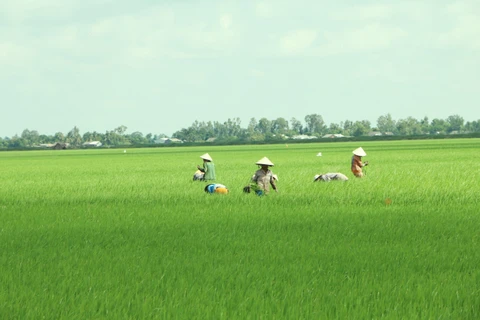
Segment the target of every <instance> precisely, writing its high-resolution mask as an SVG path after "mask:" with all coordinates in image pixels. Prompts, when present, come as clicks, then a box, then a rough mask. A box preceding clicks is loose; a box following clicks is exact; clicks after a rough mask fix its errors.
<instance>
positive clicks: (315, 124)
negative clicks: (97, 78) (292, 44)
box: [0, 114, 480, 148]
mask: <svg viewBox="0 0 480 320" xmlns="http://www.w3.org/2000/svg"><path fill="white" fill-rule="evenodd" d="M126 131H127V127H126V126H123V125H122V126H119V127H118V128H115V129H113V130H107V131H106V132H105V133H101V132H96V131H93V132H86V133H84V134H83V135H82V134H80V129H79V128H77V127H76V126H75V127H74V128H73V129H72V130H70V131H69V132H68V133H67V134H64V133H62V132H57V133H55V134H54V135H44V134H40V133H39V132H38V131H36V130H29V129H25V130H23V132H22V134H21V135H20V136H19V135H14V136H13V137H4V138H1V137H0V148H30V147H36V146H41V145H45V144H54V143H68V144H69V145H70V146H71V147H81V146H82V145H83V144H84V143H86V142H90V141H100V142H101V143H102V145H103V146H128V145H149V144H155V143H157V142H159V140H160V139H161V138H167V136H166V135H165V134H152V133H148V134H146V135H144V134H143V133H141V132H138V131H136V132H133V133H130V134H127V133H126ZM475 132H480V120H476V121H471V122H470V121H467V122H466V121H465V120H464V119H463V118H462V117H461V116H459V115H452V116H449V117H447V118H446V119H437V118H435V119H433V120H431V121H430V120H429V119H428V117H424V118H423V119H421V120H417V119H415V118H413V117H408V118H406V119H400V120H395V119H393V118H392V116H391V115H390V114H386V115H382V116H380V117H379V118H378V119H377V123H376V125H375V126H372V124H371V123H370V122H369V121H368V120H360V121H350V120H345V121H342V122H340V123H330V124H328V125H327V124H326V123H325V121H324V120H323V117H322V116H321V115H319V114H309V115H307V116H305V118H304V122H302V121H300V120H297V119H296V118H292V119H290V121H287V120H286V119H284V118H277V119H274V120H269V119H267V118H261V119H259V120H257V119H255V118H251V119H250V122H249V123H248V126H247V127H246V128H243V127H242V126H241V122H240V119H239V118H234V119H228V120H227V121H225V122H218V121H213V122H212V121H207V122H199V121H195V122H194V123H192V125H191V126H190V127H188V128H182V129H181V130H179V131H176V132H175V133H174V134H173V135H172V138H176V139H179V140H181V141H183V142H192V143H193V142H205V141H211V140H213V139H214V140H215V141H218V142H224V143H229V142H231V143H235V142H262V141H265V142H268V141H276V140H285V139H292V138H294V137H295V136H298V135H307V136H311V137H322V136H324V135H326V134H342V135H344V136H350V137H360V136H367V135H372V133H378V134H381V135H385V134H388V135H396V136H412V135H427V134H452V133H475Z"/></svg>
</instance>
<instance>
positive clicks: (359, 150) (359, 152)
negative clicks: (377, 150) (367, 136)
mask: <svg viewBox="0 0 480 320" xmlns="http://www.w3.org/2000/svg"><path fill="white" fill-rule="evenodd" d="M352 153H353V154H354V155H356V156H359V157H365V156H366V155H367V154H366V153H365V151H364V150H363V149H362V147H360V148H357V149H355V150H353V152H352Z"/></svg>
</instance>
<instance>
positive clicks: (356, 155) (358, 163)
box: [352, 147, 368, 178]
mask: <svg viewBox="0 0 480 320" xmlns="http://www.w3.org/2000/svg"><path fill="white" fill-rule="evenodd" d="M352 153H353V156H352V173H353V174H354V175H355V177H357V178H361V177H363V176H364V173H363V171H362V168H363V167H365V166H368V161H365V162H362V157H365V156H366V155H367V154H366V153H365V151H364V150H363V149H362V147H360V148H357V149H355V150H353V152H352Z"/></svg>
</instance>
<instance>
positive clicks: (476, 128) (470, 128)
mask: <svg viewBox="0 0 480 320" xmlns="http://www.w3.org/2000/svg"><path fill="white" fill-rule="evenodd" d="M464 130H465V131H466V132H480V120H478V121H472V122H467V123H466V124H465V126H464Z"/></svg>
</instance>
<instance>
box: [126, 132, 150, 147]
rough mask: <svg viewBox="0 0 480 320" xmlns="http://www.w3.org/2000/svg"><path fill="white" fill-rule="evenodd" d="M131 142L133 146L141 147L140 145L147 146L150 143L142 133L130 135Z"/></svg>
mask: <svg viewBox="0 0 480 320" xmlns="http://www.w3.org/2000/svg"><path fill="white" fill-rule="evenodd" d="M127 138H128V139H129V140H130V143H131V144H135V145H139V144H145V143H147V142H148V140H147V139H146V138H145V137H144V136H143V133H141V132H140V131H135V132H133V133H131V134H130V135H128V137H127Z"/></svg>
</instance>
